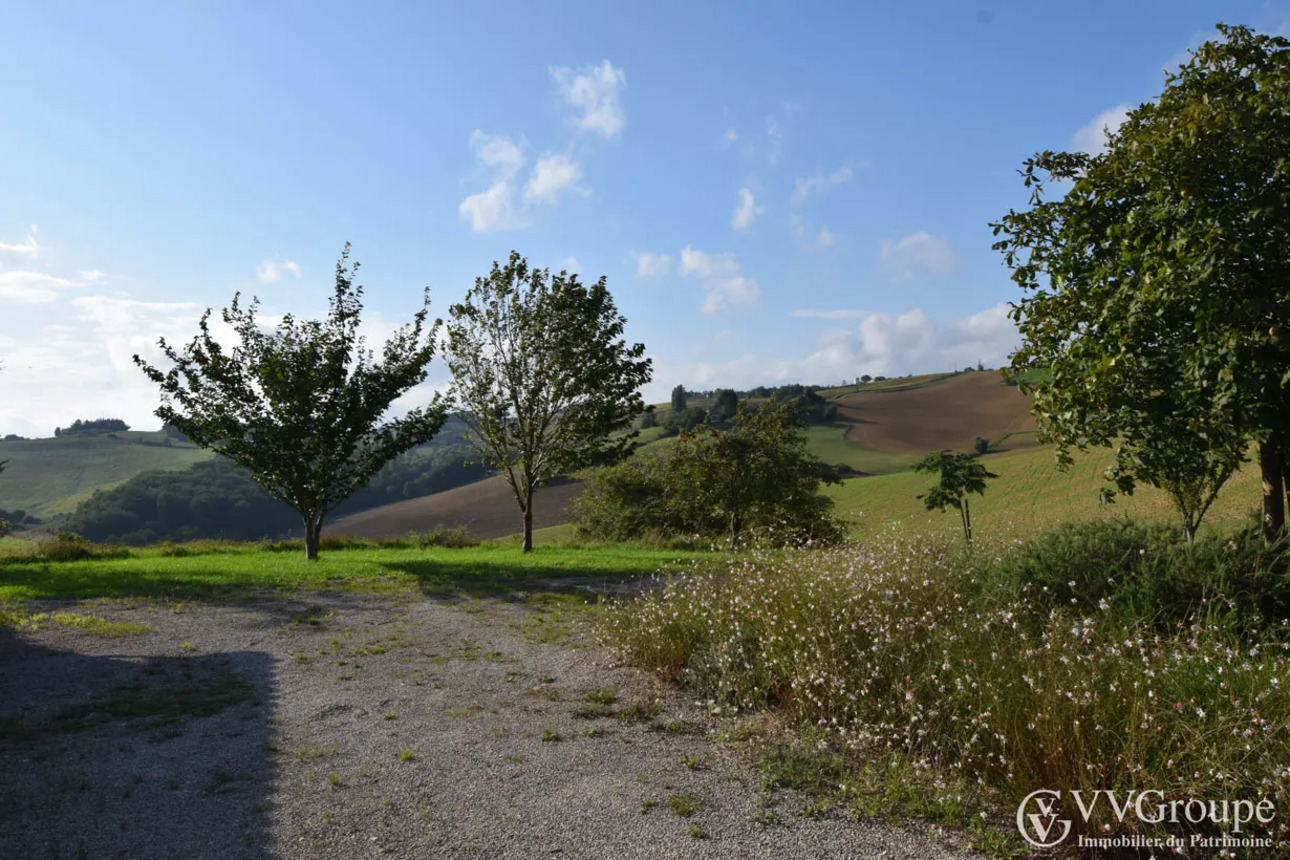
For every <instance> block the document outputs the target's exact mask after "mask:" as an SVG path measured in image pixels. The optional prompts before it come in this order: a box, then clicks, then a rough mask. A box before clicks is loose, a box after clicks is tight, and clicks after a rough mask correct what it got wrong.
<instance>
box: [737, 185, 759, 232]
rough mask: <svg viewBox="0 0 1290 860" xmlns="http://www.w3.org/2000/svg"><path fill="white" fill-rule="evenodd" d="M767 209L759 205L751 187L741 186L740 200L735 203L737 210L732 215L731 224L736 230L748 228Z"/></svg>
mask: <svg viewBox="0 0 1290 860" xmlns="http://www.w3.org/2000/svg"><path fill="white" fill-rule="evenodd" d="M765 211H766V210H765V209H764V208H762V207H761V206H758V205H757V200H756V198H754V197H753V193H752V191H751V190H750V189H748V188H740V189H739V202H738V203H736V204H735V212H734V214H733V215H731V216H730V226H731V227H733V228H734V229H736V230H747V229H748V228H749V227H751V226H752V223H753V221H755V220H756V218H757V216H758V215H761V214H762V213H764V212H765Z"/></svg>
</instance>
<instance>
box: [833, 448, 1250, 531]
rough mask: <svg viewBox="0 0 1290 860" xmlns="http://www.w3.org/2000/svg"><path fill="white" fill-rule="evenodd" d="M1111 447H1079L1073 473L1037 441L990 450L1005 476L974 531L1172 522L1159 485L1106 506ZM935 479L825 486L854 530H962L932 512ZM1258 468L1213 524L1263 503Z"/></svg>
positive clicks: (1239, 481)
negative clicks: (1103, 495)
mask: <svg viewBox="0 0 1290 860" xmlns="http://www.w3.org/2000/svg"><path fill="white" fill-rule="evenodd" d="M1111 459H1112V455H1111V452H1110V451H1090V452H1089V453H1087V454H1079V453H1078V452H1077V453H1076V454H1075V463H1074V464H1073V465H1072V466H1071V468H1070V470H1069V471H1067V472H1059V471H1058V470H1057V467H1056V465H1055V464H1054V459H1053V451H1052V449H1051V448H1031V449H1027V450H1021V451H1016V452H1011V453H1002V454H991V455H988V456H986V457H985V458H984V459H983V460H982V462H983V463H984V464H985V465H986V468H988V469H989V470H990V471H992V472H995V473H996V474H998V475H999V477H998V478H996V479H994V480H992V481H990V482H989V485H988V487H987V489H986V492H985V495H984V496H972V497H971V510H972V524H973V531H974V533H975V534H977V535H981V536H984V535H1001V534H1002V535H1009V536H1015V537H1018V538H1024V537H1031V536H1034V535H1036V534H1039V533H1040V532H1043V531H1047V530H1048V529H1051V528H1053V527H1054V526H1056V525H1058V524H1059V523H1062V522H1076V521H1081V520H1092V519H1106V518H1115V517H1121V518H1123V517H1128V518H1130V519H1134V520H1138V521H1143V522H1165V523H1173V522H1174V517H1175V515H1174V511H1173V507H1172V504H1171V502H1170V500H1169V497H1168V496H1167V495H1166V494H1165V493H1164V492H1163V491H1161V490H1157V489H1155V488H1153V487H1147V486H1143V487H1140V488H1139V489H1138V490H1137V491H1136V492H1135V493H1134V494H1133V495H1132V496H1129V497H1124V496H1121V497H1119V498H1117V500H1116V502H1115V504H1113V505H1100V504H1098V501H1097V495H1098V491H1099V490H1100V489H1101V488H1102V486H1104V483H1105V482H1104V481H1103V479H1102V473H1103V472H1104V471H1105V469H1106V467H1107V466H1108V465H1110V463H1111ZM934 483H935V476H933V475H920V474H918V473H916V472H902V473H898V474H889V475H877V476H875V477H870V478H852V479H849V480H847V481H844V482H843V483H842V484H841V485H840V486H834V487H828V488H826V490H825V492H826V493H827V494H828V495H829V496H831V497H832V498H833V499H834V501H835V502H836V504H837V513H838V515H839V516H840V517H842V518H843V519H844V520H846V521H847V522H848V523H849V524H850V526H851V535H852V536H853V537H863V536H865V535H872V534H876V533H879V532H883V531H898V532H904V533H909V534H932V533H939V532H945V533H951V534H952V533H958V532H960V531H961V527H960V525H959V518H958V512H957V511H953V510H951V511H948V512H946V513H941V512H940V511H926V510H924V508H923V503H922V502H921V501H920V500H919V499H917V498H916V496H918V495H919V494H921V493H924V492H926V491H927V490H928V488H930V487H931V486H932V485H933V484H934ZM1259 500H1260V489H1259V474H1258V467H1257V465H1254V464H1246V467H1245V469H1244V470H1243V471H1241V472H1239V473H1238V474H1236V475H1235V476H1233V478H1232V479H1231V480H1230V481H1228V483H1227V485H1226V486H1225V487H1224V488H1223V491H1222V492H1221V493H1220V494H1219V497H1218V499H1217V500H1216V501H1215V502H1214V505H1213V507H1212V508H1211V509H1210V511H1209V513H1208V514H1207V515H1206V517H1205V523H1206V524H1208V525H1209V526H1220V527H1221V526H1223V525H1230V524H1232V523H1234V522H1236V521H1240V520H1243V519H1244V518H1245V517H1247V516H1248V515H1249V514H1250V512H1251V511H1253V510H1256V509H1257V508H1258V506H1259Z"/></svg>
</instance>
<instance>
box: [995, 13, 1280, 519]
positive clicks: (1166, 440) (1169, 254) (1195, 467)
mask: <svg viewBox="0 0 1290 860" xmlns="http://www.w3.org/2000/svg"><path fill="white" fill-rule="evenodd" d="M1219 31H1220V33H1221V35H1222V39H1221V40H1218V41H1211V42H1206V43H1205V44H1203V45H1201V46H1200V47H1199V48H1197V49H1195V50H1194V51H1192V53H1191V57H1190V59H1189V60H1188V62H1187V63H1186V64H1184V65H1183V66H1182V67H1181V68H1180V69H1179V70H1178V71H1177V72H1175V73H1173V74H1171V75H1170V76H1169V78H1168V79H1167V83H1166V87H1165V90H1164V92H1163V93H1162V94H1161V95H1160V97H1159V98H1158V99H1154V100H1152V101H1150V102H1147V103H1145V104H1143V105H1140V106H1139V107H1138V108H1136V109H1135V110H1132V111H1130V112H1129V115H1128V118H1127V119H1126V120H1125V122H1124V123H1123V124H1122V125H1121V126H1120V127H1119V129H1118V130H1117V131H1116V132H1114V133H1112V134H1110V135H1109V136H1108V139H1107V142H1106V143H1107V149H1106V151H1105V152H1104V153H1101V154H1097V155H1088V154H1085V153H1064V152H1056V153H1055V152H1043V153H1040V154H1037V155H1036V156H1034V157H1033V158H1031V159H1029V160H1027V161H1026V162H1025V164H1024V167H1023V170H1022V176H1023V180H1024V183H1025V185H1026V187H1028V188H1031V189H1032V196H1031V208H1030V209H1029V210H1027V211H1025V212H1016V211H1013V212H1010V213H1009V214H1008V215H1007V216H1006V217H1004V218H1003V219H1001V220H1000V221H999V222H998V223H997V224H994V225H993V227H994V230H995V233H996V235H1000V234H1002V236H1003V238H1002V240H1001V241H999V242H997V243H996V245H995V247H996V248H997V249H998V250H1000V251H1002V252H1003V253H1004V257H1005V261H1006V263H1007V264H1008V265H1009V266H1010V267H1011V268H1012V269H1013V280H1014V281H1016V283H1017V284H1018V285H1019V286H1020V287H1021V288H1022V289H1023V290H1025V291H1026V292H1027V293H1028V295H1027V296H1026V297H1025V298H1023V299H1022V300H1021V301H1020V302H1019V303H1017V304H1015V305H1014V311H1013V314H1012V316H1013V319H1014V320H1016V321H1017V323H1018V327H1019V329H1020V331H1021V334H1022V336H1023V338H1024V343H1023V345H1022V347H1021V349H1020V350H1019V351H1018V352H1017V353H1016V354H1014V355H1013V357H1012V367H1011V372H1012V373H1014V374H1015V373H1017V372H1019V371H1022V370H1026V369H1034V368H1041V367H1042V368H1046V369H1047V370H1048V371H1049V374H1050V377H1049V379H1048V380H1047V381H1046V382H1045V384H1044V385H1041V386H1039V387H1037V388H1034V389H1033V390H1034V395H1035V399H1034V408H1035V412H1036V415H1037V417H1038V419H1039V423H1040V427H1041V430H1042V431H1043V436H1044V438H1045V439H1047V440H1050V441H1053V442H1055V443H1056V444H1057V446H1058V456H1059V461H1060V462H1063V463H1065V462H1069V448H1071V447H1077V448H1081V449H1083V448H1085V447H1087V446H1112V445H1116V446H1117V447H1116V464H1115V469H1114V471H1113V472H1112V473H1110V475H1109V476H1108V477H1110V478H1111V479H1112V480H1113V481H1114V485H1115V490H1116V491H1119V492H1122V493H1128V492H1132V489H1133V486H1134V483H1135V482H1136V481H1143V482H1146V483H1148V484H1151V485H1153V486H1158V487H1161V488H1163V489H1165V490H1166V491H1168V492H1169V493H1170V494H1171V496H1172V497H1173V499H1174V502H1175V504H1176V506H1177V508H1178V510H1179V512H1180V515H1181V520H1182V526H1183V530H1184V532H1185V533H1186V534H1187V535H1188V537H1191V536H1193V535H1194V534H1195V531H1196V527H1197V526H1198V525H1199V522H1200V519H1201V517H1203V516H1204V513H1205V512H1206V510H1207V509H1208V506H1209V504H1210V503H1211V502H1212V501H1213V498H1214V496H1215V495H1216V494H1217V492H1218V489H1219V488H1221V486H1222V485H1223V483H1224V482H1225V481H1226V480H1227V478H1228V476H1230V475H1231V473H1232V471H1233V470H1234V469H1235V468H1237V467H1238V466H1239V464H1240V462H1241V460H1242V459H1243V457H1244V453H1245V449H1246V447H1247V444H1248V442H1249V440H1250V439H1251V438H1253V439H1256V440H1258V441H1259V442H1260V443H1261V445H1262V447H1263V451H1262V453H1263V454H1264V455H1265V456H1263V457H1262V458H1261V462H1262V466H1263V471H1264V479H1265V485H1266V486H1267V487H1268V490H1267V492H1266V493H1265V506H1266V510H1265V517H1266V520H1265V522H1266V525H1267V528H1268V533H1269V535H1272V534H1275V533H1276V532H1277V531H1279V529H1280V528H1281V525H1282V524H1283V522H1284V511H1283V506H1282V503H1281V497H1280V493H1281V489H1282V483H1283V481H1282V472H1283V470H1284V460H1285V450H1284V439H1285V438H1286V436H1287V431H1290V398H1288V397H1287V395H1286V390H1285V388H1284V386H1285V383H1286V382H1290V350H1287V349H1286V341H1285V336H1284V335H1283V332H1284V331H1287V328H1286V327H1287V325H1288V324H1290V290H1288V289H1287V288H1286V284H1287V278H1286V272H1287V271H1288V270H1290V227H1288V226H1287V225H1290V161H1288V160H1287V159H1286V157H1285V152H1286V142H1287V140H1290V41H1287V40H1285V39H1283V38H1279V37H1266V36H1261V35H1257V34H1255V33H1253V32H1252V31H1250V30H1249V29H1247V28H1244V27H1229V26H1225V25H1219ZM1048 182H1056V183H1062V184H1064V183H1070V188H1069V191H1067V192H1066V194H1065V196H1064V197H1062V198H1060V199H1056V200H1045V199H1044V193H1043V192H1044V190H1045V184H1046V183H1048ZM1022 386H1023V388H1031V386H1028V385H1027V383H1026V382H1025V381H1023V382H1022Z"/></svg>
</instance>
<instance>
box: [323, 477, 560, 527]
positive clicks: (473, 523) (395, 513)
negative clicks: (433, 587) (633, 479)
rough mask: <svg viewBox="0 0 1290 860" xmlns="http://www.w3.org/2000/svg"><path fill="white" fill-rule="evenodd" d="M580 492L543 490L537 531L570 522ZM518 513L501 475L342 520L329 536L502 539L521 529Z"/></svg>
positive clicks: (535, 510)
mask: <svg viewBox="0 0 1290 860" xmlns="http://www.w3.org/2000/svg"><path fill="white" fill-rule="evenodd" d="M581 492H582V482H581V481H569V482H566V483H560V484H554V485H552V486H548V487H539V488H538V490H537V493H536V494H535V498H534V501H533V524H534V527H535V528H545V527H547V526H554V525H559V524H560V523H564V522H568V520H569V505H570V503H571V502H572V501H573V500H574V499H575V498H577V497H578V495H579V494H580V493H581ZM521 525H522V523H521V520H520V510H519V507H518V506H517V505H516V504H515V497H514V496H513V495H512V494H511V488H510V486H509V485H508V484H507V483H506V479H505V478H504V477H502V476H500V475H498V476H495V477H492V478H487V479H485V480H483V481H477V482H475V483H473V484H467V485H466V486H464V487H457V488H456V489H452V490H447V491H446V492H442V493H435V494H434V495H432V496H423V497H422V498H419V499H408V500H407V501H403V502H395V503H393V504H390V505H382V506H381V507H379V508H372V509H371V510H367V511H362V512H360V513H357V514H350V515H349V516H347V517H342V518H341V519H338V520H336V521H335V522H334V523H331V524H330V525H328V526H326V528H325V532H326V534H329V535H352V536H354V537H368V538H377V537H401V536H404V535H406V534H407V533H408V532H410V531H424V530H426V529H432V528H434V527H435V526H443V527H444V528H453V527H455V526H465V527H466V529H467V530H468V531H469V532H470V533H471V535H473V536H474V537H477V538H481V539H489V538H499V537H505V536H506V535H510V534H514V533H515V532H518V531H520V530H521Z"/></svg>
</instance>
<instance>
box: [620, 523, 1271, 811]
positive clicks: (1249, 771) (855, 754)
mask: <svg viewBox="0 0 1290 860" xmlns="http://www.w3.org/2000/svg"><path fill="white" fill-rule="evenodd" d="M1177 540H1178V536H1177V535H1171V534H1170V533H1168V532H1167V531H1164V530H1156V529H1153V528H1140V527H1136V526H1132V525H1130V524H1117V523H1112V524H1098V525H1092V526H1084V527H1078V528H1068V529H1063V530H1060V531H1059V532H1057V533H1055V534H1054V535H1051V536H1049V537H1048V538H1047V539H1044V540H1040V541H1036V542H1034V543H1032V544H1027V545H1023V546H1020V547H1016V548H1015V550H1014V551H1013V552H1011V553H1006V554H1003V555H1002V556H1000V555H999V553H998V551H997V548H996V549H995V550H994V551H992V550H991V548H988V547H977V548H969V547H958V546H954V545H953V544H952V543H950V542H948V541H946V540H932V539H925V538H919V539H909V540H898V539H893V540H891V541H890V542H887V543H879V542H875V543H871V544H868V545H865V546H852V547H846V548H841V549H833V550H826V551H823V552H811V553H805V552H787V553H785V552H775V553H764V554H760V553H759V554H754V555H750V556H744V557H742V558H738V559H732V560H731V561H730V566H729V570H727V571H723V572H717V573H711V572H695V573H693V574H691V575H688V576H684V577H677V578H675V579H673V580H671V581H670V582H669V583H668V584H667V585H666V586H665V587H663V588H661V589H658V590H656V591H654V592H650V593H647V594H644V595H642V596H640V597H637V598H634V599H632V600H630V601H627V602H623V603H620V604H619V605H617V606H615V607H613V608H611V610H610V611H609V612H608V613H607V614H606V616H605V618H604V620H603V623H602V627H601V633H602V636H603V638H604V640H605V641H606V643H607V644H610V645H611V646H613V647H614V648H615V649H616V650H617V651H618V653H619V654H620V655H621V656H622V657H623V658H624V659H626V660H627V661H628V662H631V663H634V664H636V665H639V666H643V667H647V668H649V669H652V670H654V671H656V672H658V673H659V674H661V675H663V676H664V677H667V678H671V679H674V680H677V681H679V682H681V683H683V684H685V685H688V686H689V687H690V688H691V689H692V690H693V691H694V692H695V693H697V694H698V695H699V696H700V697H704V698H707V699H709V700H711V701H712V702H713V703H714V704H715V706H719V707H721V708H722V709H723V710H727V709H734V710H739V711H744V710H748V709H762V708H773V709H776V710H778V711H779V712H780V713H781V714H782V715H784V716H785V717H787V718H789V720H790V722H794V723H795V724H797V725H799V726H802V727H804V728H807V727H809V728H811V730H813V731H816V732H824V733H825V735H826V736H827V740H828V743H827V746H828V747H829V748H830V749H832V750H833V751H834V752H837V753H840V754H842V755H844V756H846V757H847V758H848V760H849V761H851V762H852V765H853V766H854V768H855V772H856V774H857V779H856V780H852V779H849V778H848V779H842V780H839V782H847V783H850V782H859V781H862V779H861V778H860V776H859V775H861V774H863V773H867V772H868V771H867V770H866V763H867V762H872V761H874V760H879V759H881V760H887V759H889V758H891V757H893V756H894V757H896V758H898V759H900V760H902V761H904V762H908V763H910V764H911V766H912V767H914V768H915V769H917V770H920V771H926V772H929V773H938V774H941V775H942V776H943V778H944V780H945V782H946V784H951V783H953V782H955V780H960V779H963V778H968V777H970V779H971V781H973V782H975V781H976V780H978V779H979V780H980V781H981V784H982V785H983V786H984V788H985V789H986V790H987V792H988V793H990V794H991V795H992V796H993V797H995V798H996V800H997V801H998V802H1000V805H1001V808H1002V809H1004V810H1006V811H1008V812H1010V813H1015V809H1016V803H1017V802H1018V801H1020V799H1021V798H1024V797H1025V796H1026V795H1028V794H1029V793H1030V792H1032V791H1034V790H1036V789H1040V788H1043V789H1049V790H1060V791H1068V790H1083V791H1086V792H1088V791H1093V790H1097V789H1106V788H1114V789H1121V790H1127V789H1136V790H1139V791H1141V790H1147V789H1155V790H1160V791H1162V792H1164V793H1165V795H1166V796H1169V797H1203V798H1208V799H1215V800H1221V799H1223V798H1242V797H1256V798H1259V797H1268V798H1271V799H1272V800H1273V801H1274V802H1275V803H1276V804H1277V805H1278V806H1280V805H1282V804H1284V803H1286V802H1288V801H1290V797H1288V796H1287V795H1288V794H1290V792H1287V783H1286V780H1285V778H1284V777H1285V770H1284V762H1286V761H1290V732H1287V731H1286V728H1285V727H1286V726H1287V725H1290V692H1287V690H1286V689H1285V688H1286V687H1287V686H1290V684H1286V683H1285V681H1284V679H1285V678H1286V677H1287V675H1286V673H1287V671H1288V670H1290V630H1288V629H1287V626H1286V625H1285V624H1284V623H1283V622H1282V621H1280V620H1278V619H1284V617H1285V616H1284V615H1279V616H1276V617H1272V616H1269V615H1267V614H1265V611H1264V607H1265V606H1268V605H1273V606H1275V605H1280V604H1279V603H1278V601H1279V600H1281V598H1280V597H1278V596H1277V595H1278V594H1279V593H1280V592H1281V590H1282V589H1283V587H1284V586H1283V582H1284V577H1283V574H1281V573H1280V572H1279V571H1280V570H1281V567H1280V566H1281V564H1282V563H1283V562H1282V556H1283V554H1282V553H1280V552H1279V551H1274V552H1271V553H1268V552H1260V551H1259V549H1258V547H1257V544H1256V541H1255V539H1254V538H1252V537H1250V536H1249V535H1244V534H1242V535H1237V536H1234V537H1229V538H1226V539H1219V538H1214V539H1213V542H1212V543H1199V544H1198V545H1197V547H1196V548H1192V549H1188V548H1185V547H1181V546H1178V545H1176V543H1175V542H1176V541H1177ZM1135 556H1136V560H1135V558H1134V557H1135ZM1207 570H1208V571H1209V572H1206V571H1207ZM1155 575H1160V576H1163V577H1166V579H1165V580H1164V582H1163V583H1161V584H1153V583H1151V582H1150V581H1149V580H1150V577H1152V576H1155ZM1108 579H1112V580H1114V581H1112V582H1107V580H1108ZM1072 582H1073V583H1074V585H1072V584H1071V583H1072ZM1084 587H1088V588H1091V589H1095V591H1094V592H1093V593H1091V594H1087V595H1086V594H1084V593H1083V592H1082V590H1081V589H1082V588H1084ZM1269 595H1271V596H1269ZM1269 601H1271V602H1270V603H1269ZM1219 607H1226V611H1225V612H1219V611H1217V609H1218V608H1219ZM1096 816H1101V817H1096ZM1103 825H1106V826H1107V827H1108V828H1110V829H1111V830H1112V831H1115V830H1117V829H1119V828H1120V827H1121V826H1122V824H1121V823H1120V822H1118V821H1117V820H1116V819H1115V818H1114V817H1113V816H1112V815H1111V814H1110V813H1109V811H1108V810H1106V809H1101V810H1100V811H1098V812H1096V813H1095V817H1094V819H1093V821H1092V826H1094V827H1101V826H1103Z"/></svg>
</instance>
